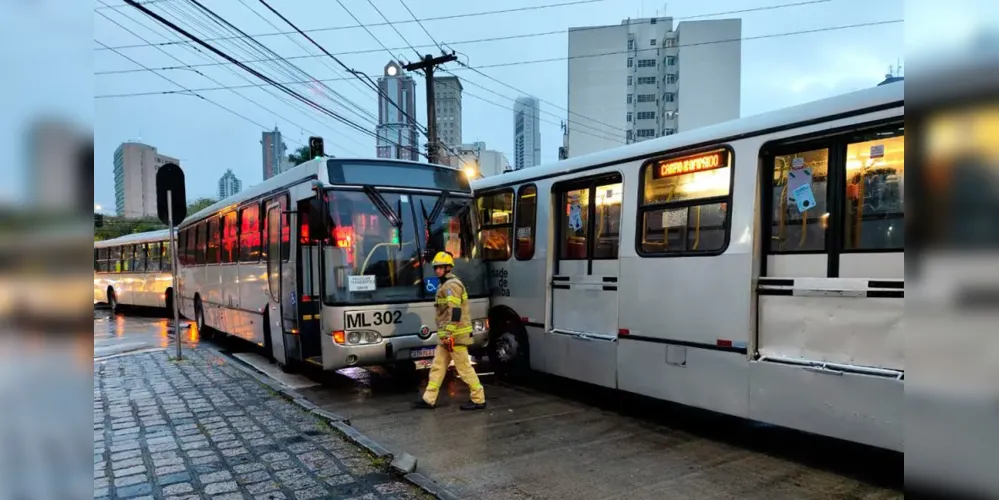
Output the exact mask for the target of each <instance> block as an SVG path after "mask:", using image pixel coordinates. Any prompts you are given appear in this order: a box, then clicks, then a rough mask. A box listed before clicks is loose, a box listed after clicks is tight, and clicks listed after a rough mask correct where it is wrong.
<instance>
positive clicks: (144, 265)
mask: <svg viewBox="0 0 999 500" xmlns="http://www.w3.org/2000/svg"><path fill="white" fill-rule="evenodd" d="M169 235H170V231H169V230H166V229H163V230H161V231H148V232H145V233H136V234H127V235H125V236H120V237H118V238H114V239H110V240H103V241H95V242H94V303H95V304H98V303H104V304H107V305H108V307H110V308H111V311H112V313H113V312H115V311H117V310H118V306H139V307H156V308H166V309H167V310H169V311H172V310H173V302H172V301H173V273H172V270H173V259H171V257H170V242H169V240H168V237H169ZM171 314H172V313H171Z"/></svg>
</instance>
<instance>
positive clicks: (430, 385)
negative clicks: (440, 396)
mask: <svg viewBox="0 0 999 500" xmlns="http://www.w3.org/2000/svg"><path fill="white" fill-rule="evenodd" d="M440 387H441V384H440V382H434V381H430V382H427V389H440Z"/></svg>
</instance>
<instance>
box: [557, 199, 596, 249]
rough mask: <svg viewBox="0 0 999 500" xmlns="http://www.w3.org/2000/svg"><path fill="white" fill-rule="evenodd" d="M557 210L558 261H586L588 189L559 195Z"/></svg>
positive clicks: (588, 210)
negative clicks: (559, 201) (559, 206)
mask: <svg viewBox="0 0 999 500" xmlns="http://www.w3.org/2000/svg"><path fill="white" fill-rule="evenodd" d="M561 199H562V203H561V207H562V208H560V209H559V234H560V235H561V239H560V242H559V254H558V258H559V260H580V259H586V249H587V238H588V236H589V235H588V234H587V232H588V231H589V218H590V189H589V188H588V187H585V188H582V189H574V190H571V191H566V192H563V193H562V194H561Z"/></svg>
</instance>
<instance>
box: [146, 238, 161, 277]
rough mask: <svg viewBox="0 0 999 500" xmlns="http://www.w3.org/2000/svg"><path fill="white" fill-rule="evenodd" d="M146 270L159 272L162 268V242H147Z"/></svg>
mask: <svg viewBox="0 0 999 500" xmlns="http://www.w3.org/2000/svg"><path fill="white" fill-rule="evenodd" d="M146 270H147V271H149V272H157V271H159V270H160V244H159V243H147V244H146Z"/></svg>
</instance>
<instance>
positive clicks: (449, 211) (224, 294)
mask: <svg viewBox="0 0 999 500" xmlns="http://www.w3.org/2000/svg"><path fill="white" fill-rule="evenodd" d="M473 216H474V215H473V210H472V195H471V191H470V188H469V186H468V182H467V179H465V177H464V174H463V173H461V172H460V171H458V170H456V169H453V168H450V167H441V166H437V165H428V164H421V163H416V162H408V161H395V160H370V159H367V160H350V159H342V158H336V159H331V158H326V157H321V158H316V159H313V160H310V161H308V162H305V163H303V164H301V165H298V166H297V167H295V168H292V169H290V170H288V171H286V172H283V173H281V174H279V175H277V176H274V177H273V178H271V179H268V180H266V181H264V182H263V183H261V184H258V185H256V186H253V187H251V188H250V189H248V190H246V191H243V192H241V193H239V194H237V195H235V196H232V197H230V198H227V199H224V200H221V201H220V202H218V203H216V204H214V205H212V206H210V207H207V208H205V209H204V210H201V211H199V212H198V213H195V214H191V215H189V216H188V217H187V219H186V220H184V222H183V223H182V224H181V225H180V226H179V228H178V229H179V238H178V241H179V245H178V248H179V250H178V257H179V258H180V272H179V274H178V277H179V285H178V286H179V288H180V291H181V293H180V297H181V301H180V306H181V311H182V313H183V314H184V315H185V316H187V317H189V318H192V319H194V321H195V322H196V323H197V326H198V329H199V331H206V330H205V328H206V327H208V328H210V329H211V330H214V331H218V332H224V333H226V334H229V335H233V336H236V337H240V338H243V339H245V340H248V341H250V342H253V343H255V344H258V345H260V346H262V347H263V348H264V352H265V353H266V354H267V356H269V357H271V358H272V359H273V360H275V361H276V362H277V363H278V364H279V366H280V367H282V369H288V368H289V367H291V366H292V365H294V364H296V363H311V364H313V365H317V366H321V367H322V368H324V369H326V370H336V369H340V368H345V367H351V366H365V365H382V364H401V365H405V366H412V365H413V364H414V363H413V362H414V361H415V360H420V359H427V358H431V357H433V354H434V347H435V346H436V345H437V337H436V326H435V325H436V323H435V316H434V294H435V293H436V289H437V284H438V283H437V278H436V277H435V276H434V274H433V269H431V268H429V267H428V264H429V262H430V260H431V259H432V257H433V255H434V253H435V252H437V251H440V250H447V251H450V252H451V253H452V255H454V258H455V272H456V273H457V274H458V275H459V276H461V279H462V280H463V282H464V283H465V286H466V287H467V289H468V295H469V298H470V299H471V312H472V314H473V317H474V319H475V320H474V321H473V327H474V330H475V331H474V336H475V338H476V339H478V340H479V341H482V340H484V339H485V336H486V326H485V317H486V311H487V309H488V296H487V295H488V294H487V289H486V272H485V265H484V264H483V262H482V260H481V259H480V258H479V256H478V255H477V249H476V248H475V242H474V228H475V223H474V220H473Z"/></svg>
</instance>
